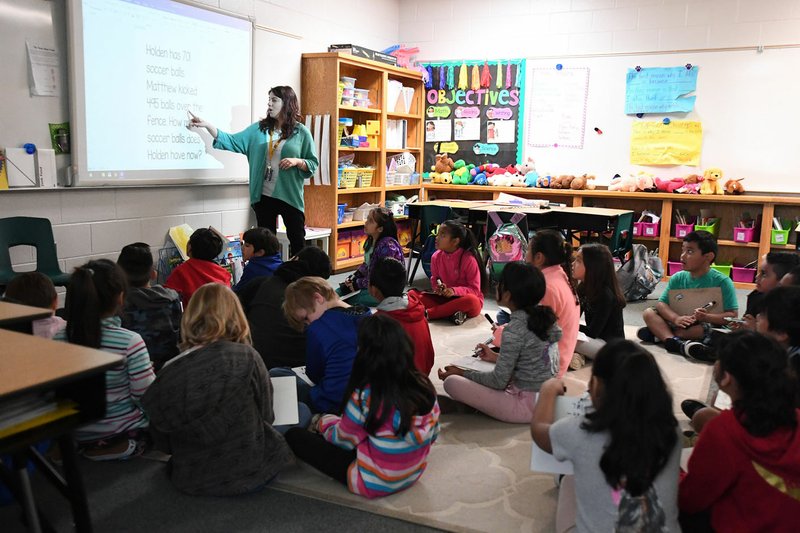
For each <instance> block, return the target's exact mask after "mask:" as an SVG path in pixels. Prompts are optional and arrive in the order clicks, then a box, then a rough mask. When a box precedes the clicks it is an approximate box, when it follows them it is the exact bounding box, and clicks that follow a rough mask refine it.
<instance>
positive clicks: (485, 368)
mask: <svg viewBox="0 0 800 533" xmlns="http://www.w3.org/2000/svg"><path fill="white" fill-rule="evenodd" d="M452 364H453V365H454V366H457V367H458V368H463V369H464V370H476V371H478V372H493V371H494V367H495V364H494V363H490V362H489V361H484V360H483V359H481V358H479V357H472V356H471V355H465V356H463V357H459V358H458V359H456V360H455V361H453V363H452Z"/></svg>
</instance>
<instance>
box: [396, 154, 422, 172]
mask: <svg viewBox="0 0 800 533" xmlns="http://www.w3.org/2000/svg"><path fill="white" fill-rule="evenodd" d="M389 159H391V160H392V161H393V162H394V167H393V168H392V170H399V167H404V166H405V167H409V168H410V171H411V172H413V171H414V169H415V168H417V158H416V157H414V154H412V153H410V152H400V153H399V154H396V155H393V156H392V157H390V158H389ZM389 166H390V167H391V164H390V165H389Z"/></svg>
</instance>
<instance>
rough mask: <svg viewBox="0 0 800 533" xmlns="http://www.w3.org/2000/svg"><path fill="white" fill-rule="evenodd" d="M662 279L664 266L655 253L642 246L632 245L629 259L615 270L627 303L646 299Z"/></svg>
mask: <svg viewBox="0 0 800 533" xmlns="http://www.w3.org/2000/svg"><path fill="white" fill-rule="evenodd" d="M663 277H664V265H662V264H661V259H659V257H658V255H656V253H655V252H649V251H648V250H647V247H645V246H644V245H643V244H634V245H633V247H632V249H631V258H630V259H629V260H628V261H627V262H625V263H623V264H622V265H621V266H620V267H619V268H618V269H617V280H619V286H620V289H622V294H624V295H625V299H626V300H627V301H629V302H635V301H636V300H644V299H645V298H647V295H649V294H650V293H651V292H653V290H654V289H655V288H656V285H658V282H659V281H661V278H663Z"/></svg>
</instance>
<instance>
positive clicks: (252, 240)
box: [233, 228, 283, 294]
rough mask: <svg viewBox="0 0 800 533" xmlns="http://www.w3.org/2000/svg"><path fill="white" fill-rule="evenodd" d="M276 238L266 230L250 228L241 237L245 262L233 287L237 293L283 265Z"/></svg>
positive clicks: (279, 246)
mask: <svg viewBox="0 0 800 533" xmlns="http://www.w3.org/2000/svg"><path fill="white" fill-rule="evenodd" d="M280 251H281V245H280V243H279V242H278V238H277V237H276V236H275V234H274V233H272V232H271V231H270V230H268V229H267V228H250V229H249V230H247V231H245V232H244V235H242V259H243V260H245V261H246V262H247V264H245V265H244V270H243V271H242V278H241V279H240V280H239V283H237V284H236V285H235V286H234V287H233V292H235V293H237V294H238V293H239V292H240V291H241V290H242V289H244V287H245V286H246V285H247V284H248V283H250V282H251V281H253V280H254V279H256V278H260V277H262V276H271V275H273V274H274V273H275V271H276V270H277V269H278V267H279V266H281V264H282V263H283V260H282V259H281V253H280Z"/></svg>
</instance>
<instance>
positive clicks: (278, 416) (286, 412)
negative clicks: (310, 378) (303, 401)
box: [269, 376, 300, 426]
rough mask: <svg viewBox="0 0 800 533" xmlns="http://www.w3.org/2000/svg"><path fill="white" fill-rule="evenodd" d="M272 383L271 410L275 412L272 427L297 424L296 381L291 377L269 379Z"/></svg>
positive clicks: (298, 417) (298, 415)
mask: <svg viewBox="0 0 800 533" xmlns="http://www.w3.org/2000/svg"><path fill="white" fill-rule="evenodd" d="M269 380H270V381H271V382H272V410H273V411H274V412H275V421H274V422H272V425H273V426H285V425H287V424H297V423H298V422H299V421H300V414H299V413H298V412H297V380H296V379H294V377H292V376H282V377H276V378H269Z"/></svg>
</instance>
